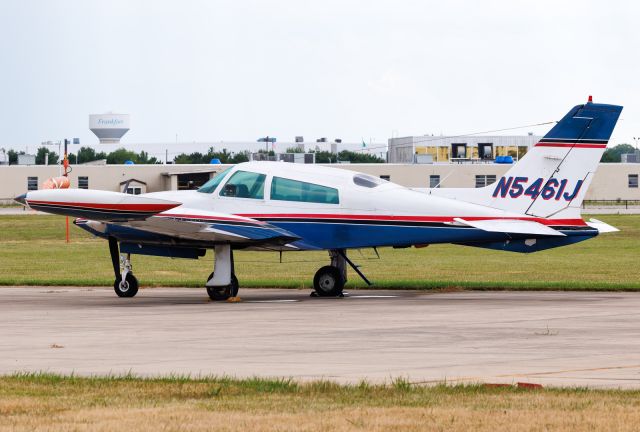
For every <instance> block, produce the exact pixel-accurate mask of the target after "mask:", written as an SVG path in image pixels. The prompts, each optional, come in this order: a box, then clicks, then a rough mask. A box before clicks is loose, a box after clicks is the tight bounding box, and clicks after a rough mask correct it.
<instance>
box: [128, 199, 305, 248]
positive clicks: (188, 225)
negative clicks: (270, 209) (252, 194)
mask: <svg viewBox="0 0 640 432" xmlns="http://www.w3.org/2000/svg"><path fill="white" fill-rule="evenodd" d="M125 225H126V226H130V227H132V228H136V229H141V230H143V231H148V232H153V233H157V234H162V235H167V236H170V237H177V238H181V239H188V240H195V241H206V242H228V243H271V244H285V243H289V242H292V241H296V240H300V237H298V236H297V235H295V234H293V233H291V232H289V231H286V230H284V229H281V228H278V227H276V226H274V225H271V224H268V223H266V222H262V221H258V220H255V219H251V218H246V217H242V216H236V215H231V214H228V213H219V212H213V211H206V210H201V209H192V208H187V207H180V208H176V209H172V210H169V211H166V212H163V213H160V214H157V215H154V216H152V217H150V218H148V219H146V220H141V221H129V222H127V223H126V224H125Z"/></svg>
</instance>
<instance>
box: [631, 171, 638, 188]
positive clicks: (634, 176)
mask: <svg viewBox="0 0 640 432" xmlns="http://www.w3.org/2000/svg"><path fill="white" fill-rule="evenodd" d="M629 187H630V188H637V187H638V174H629Z"/></svg>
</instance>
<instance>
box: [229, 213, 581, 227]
mask: <svg viewBox="0 0 640 432" xmlns="http://www.w3.org/2000/svg"><path fill="white" fill-rule="evenodd" d="M238 216H243V217H247V218H260V219H269V220H271V219H273V220H277V219H300V220H301V222H304V219H326V220H327V221H330V220H339V219H342V220H345V219H346V220H366V221H382V222H455V221H454V219H455V218H461V219H465V220H469V221H481V220H504V219H511V220H513V219H515V220H524V221H533V222H538V223H541V224H544V225H550V226H554V225H556V226H567V225H571V226H586V225H587V224H586V223H585V221H583V220H582V219H544V218H535V217H487V216H394V215H356V214H324V213H275V214H256V213H251V214H244V213H243V214H238Z"/></svg>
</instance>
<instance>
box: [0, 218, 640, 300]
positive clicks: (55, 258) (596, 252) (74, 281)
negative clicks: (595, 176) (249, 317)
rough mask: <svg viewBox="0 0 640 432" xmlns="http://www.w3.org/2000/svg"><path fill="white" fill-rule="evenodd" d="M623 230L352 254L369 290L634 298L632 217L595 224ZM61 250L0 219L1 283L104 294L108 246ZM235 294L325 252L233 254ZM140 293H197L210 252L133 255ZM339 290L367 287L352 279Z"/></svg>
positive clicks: (636, 224) (59, 223)
mask: <svg viewBox="0 0 640 432" xmlns="http://www.w3.org/2000/svg"><path fill="white" fill-rule="evenodd" d="M597 217H598V219H601V220H603V221H605V222H607V223H610V224H612V225H614V226H616V227H618V228H620V229H621V232H619V233H611V234H604V235H601V236H598V237H596V238H595V239H592V240H588V241H585V242H582V243H578V244H575V245H572V246H567V247H563V248H557V249H552V250H548V251H543V252H538V253H534V254H517V253H509V252H498V251H490V250H485V249H477V248H471V247H464V246H455V245H432V246H429V247H427V248H423V249H414V248H411V249H397V250H396V249H391V248H384V249H381V250H380V255H381V259H380V260H378V259H377V258H376V256H375V254H374V253H373V251H371V250H363V251H362V252H358V251H351V252H350V257H351V258H352V260H353V261H355V262H356V263H358V264H361V265H362V267H361V269H362V270H363V272H364V273H365V274H366V275H367V277H369V279H371V280H372V281H373V282H374V283H375V286H374V287H375V288H390V289H395V288H398V289H399V288H411V289H480V290H482V289H521V290H540V289H549V290H562V289H564V290H637V289H640V278H639V277H638V271H637V270H636V268H637V266H638V259H639V258H640V215H615V216H614V215H607V216H604V215H598V216H597ZM71 230H72V231H71V239H72V241H71V243H70V244H66V243H65V242H64V218H63V217H58V216H30V217H27V216H0V244H2V248H1V250H0V284H2V285H105V286H108V285H111V284H112V283H113V274H112V268H111V262H110V259H109V253H108V248H107V243H106V242H105V241H103V240H100V239H96V238H93V237H92V236H90V235H89V234H87V233H86V232H84V231H82V230H80V229H79V228H77V227H75V226H73V225H72V228H71ZM235 258H236V273H237V275H238V278H239V279H240V284H241V286H242V287H286V288H309V287H310V286H311V284H312V278H313V275H314V273H315V271H316V270H317V269H318V268H319V267H321V266H323V265H326V264H327V263H328V258H327V254H326V252H288V253H285V254H284V255H283V263H282V264H281V263H279V255H278V254H277V253H272V252H242V251H241V252H237V253H236V255H235ZM133 265H134V271H135V273H136V276H137V277H138V279H139V280H140V282H141V284H142V285H143V286H184V287H202V286H203V284H204V281H205V279H206V277H207V276H208V274H209V273H210V272H211V270H212V266H213V259H212V255H211V253H210V252H209V253H208V254H207V256H206V257H204V258H201V259H200V260H185V259H167V258H158V257H147V256H139V255H134V256H133ZM347 287H351V288H353V287H357V288H364V287H366V285H365V284H364V282H362V280H360V278H359V277H358V276H357V275H355V274H354V273H353V272H351V271H350V280H349V283H348V285H347Z"/></svg>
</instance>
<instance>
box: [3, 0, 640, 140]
mask: <svg viewBox="0 0 640 432" xmlns="http://www.w3.org/2000/svg"><path fill="white" fill-rule="evenodd" d="M0 53H1V56H0V65H1V67H0V78H1V79H0V89H1V90H2V91H1V92H0V132H1V133H0V147H7V148H9V147H13V148H21V147H24V146H25V145H29V146H30V147H31V146H34V147H35V146H36V145H37V144H38V143H40V142H41V141H43V140H47V139H51V140H53V139H60V138H64V137H73V136H78V137H80V138H81V140H82V143H83V144H91V145H92V144H95V143H97V139H96V138H95V137H94V136H93V134H92V133H91V132H90V131H89V130H88V114H90V113H102V112H107V111H113V112H121V113H129V114H131V131H130V132H129V133H128V134H127V135H126V136H125V138H124V139H123V143H140V142H172V141H175V139H176V134H177V135H178V138H179V140H180V141H220V140H224V141H242V140H255V139H256V138H257V137H259V136H264V135H271V136H276V137H278V140H279V141H292V140H293V138H294V136H295V135H304V136H305V138H307V140H312V139H315V138H318V137H321V136H326V137H329V138H336V137H339V138H342V139H343V140H345V141H354V142H360V141H361V139H364V140H365V141H369V140H370V139H373V140H374V141H378V142H386V139H387V138H389V137H390V136H392V135H396V136H398V135H399V136H406V135H417V134H425V133H429V134H431V133H433V134H441V133H442V134H460V133H468V132H477V131H483V130H491V129H499V128H506V127H512V126H520V125H526V124H531V123H538V122H544V121H549V120H557V119H559V118H561V117H562V116H563V115H564V114H565V113H566V112H567V111H568V109H569V108H570V107H572V106H574V105H576V104H578V103H582V102H585V101H586V99H587V96H588V95H589V94H593V96H594V100H595V101H596V102H607V103H615V104H620V105H624V106H625V109H624V111H623V113H622V117H621V119H622V120H621V121H620V122H619V123H618V126H617V128H616V130H615V132H614V138H613V142H614V143H619V142H631V143H633V139H632V137H634V136H640V108H639V103H640V88H639V85H638V82H639V80H640V7H639V6H638V3H637V2H633V1H611V0H608V1H602V0H598V1H590V0H580V1H558V0H556V1H546V0H536V1H515V0H508V1H471V0H469V1H443V0H438V1H426V0H421V1H402V0H393V1H376V0H366V1H355V0H354V1H348V0H336V1H334V0H320V1H315V2H310V1H300V0H290V1H289V0H282V1H244V0H233V1H213V0H208V1H196V0H180V1H178V0H175V1H163V0H153V1H136V0H110V1H94V0H60V1H54V0H41V1H36V0H33V1H32V0H2V1H1V2H0ZM527 130H532V131H534V132H538V133H544V132H545V131H546V128H544V127H543V128H528V129H526V128H525V129H523V130H521V131H516V133H523V134H524V133H526V132H527Z"/></svg>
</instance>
